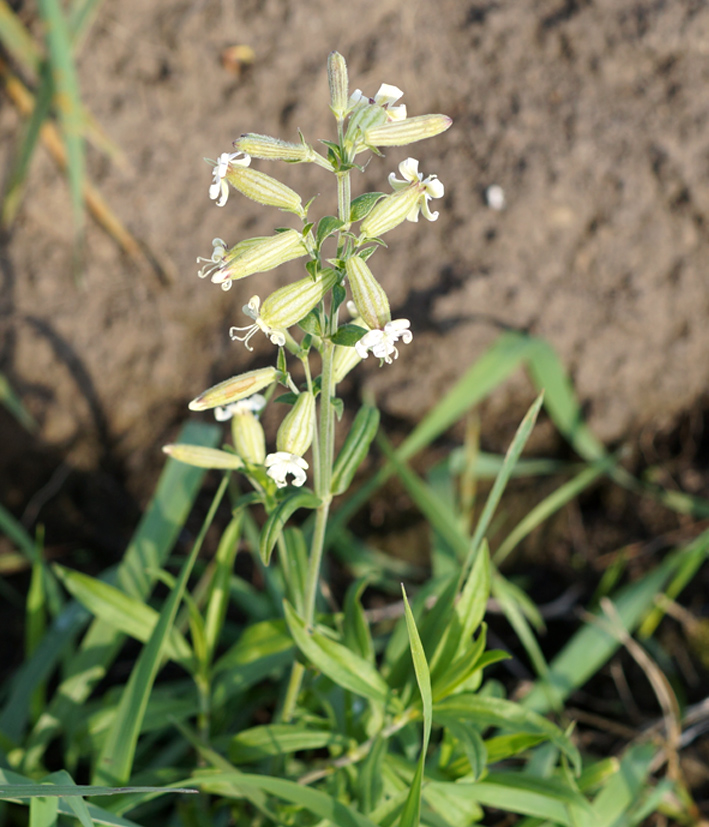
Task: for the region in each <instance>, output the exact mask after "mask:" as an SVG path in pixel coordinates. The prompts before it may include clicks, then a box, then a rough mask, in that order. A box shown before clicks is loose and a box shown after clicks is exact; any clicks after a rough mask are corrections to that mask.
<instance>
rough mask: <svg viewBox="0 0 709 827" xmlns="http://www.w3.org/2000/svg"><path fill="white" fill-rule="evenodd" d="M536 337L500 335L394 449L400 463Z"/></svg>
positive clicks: (340, 521) (350, 505) (522, 356)
mask: <svg viewBox="0 0 709 827" xmlns="http://www.w3.org/2000/svg"><path fill="white" fill-rule="evenodd" d="M537 342H538V340H537V339H535V338H533V337H530V336H527V335H526V334H523V333H517V332H513V331H508V332H507V333H504V334H502V335H501V336H500V337H499V338H498V339H497V341H496V342H495V343H494V344H493V345H492V347H491V348H490V349H489V350H487V351H486V352H485V353H484V354H483V355H482V356H481V357H480V358H479V359H478V360H477V361H476V362H475V364H474V365H473V366H472V367H471V368H470V369H469V370H468V371H466V373H464V374H463V376H462V377H461V378H460V379H459V381H458V382H457V383H456V384H455V386H454V387H453V388H452V389H451V390H450V391H449V392H448V393H447V394H446V395H445V396H444V397H443V399H442V400H441V401H440V402H439V403H438V404H437V405H436V406H435V407H434V408H433V410H432V411H431V412H430V413H429V414H428V415H427V416H426V417H425V418H424V419H423V420H422V422H421V423H420V424H419V425H418V426H417V427H416V428H415V429H414V430H413V432H412V433H411V435H410V436H409V437H408V438H407V439H405V440H404V442H403V443H402V444H401V445H400V446H399V448H398V449H397V452H396V455H397V457H398V459H399V461H400V462H405V461H406V460H407V459H409V458H410V457H412V456H413V455H414V454H416V453H417V452H418V451H420V450H421V449H422V448H424V447H425V446H426V445H429V444H430V443H431V442H432V441H433V440H434V439H436V437H438V436H439V435H440V434H442V433H443V431H445V430H446V429H447V428H448V427H449V426H451V425H452V424H453V423H454V422H457V421H458V419H460V417H461V416H463V414H464V413H465V412H466V411H467V410H469V409H470V408H472V407H473V406H474V405H476V404H477V403H478V402H480V401H481V400H482V399H484V398H485V397H486V396H487V395H488V394H489V393H490V392H491V391H492V390H493V389H494V388H496V387H497V386H498V385H500V384H502V382H504V381H505V379H507V377H508V376H509V375H510V374H511V373H512V372H513V371H514V370H515V369H516V368H518V367H519V366H520V365H522V364H523V363H524V361H525V360H526V359H528V358H530V356H531V355H532V354H533V352H534V350H535V348H536V347H537ZM393 470H394V469H393V467H392V466H391V465H390V464H387V465H386V466H385V467H384V468H382V470H381V471H380V472H379V473H378V474H376V475H375V476H374V477H373V478H372V479H371V480H370V481H369V482H368V483H367V484H365V485H363V486H361V488H359V489H358V490H357V493H356V495H355V496H352V497H349V498H348V500H347V502H346V503H344V504H343V505H342V506H341V507H340V508H339V509H338V510H337V512H336V513H335V515H334V518H333V519H332V520H331V522H330V526H329V532H331V533H333V534H334V533H335V532H336V531H337V530H339V529H340V528H341V527H342V526H344V525H346V524H347V522H348V521H349V519H350V518H351V517H352V516H353V514H355V513H356V512H357V511H358V510H359V509H360V508H361V507H362V505H363V504H364V503H365V502H367V501H368V500H369V499H370V498H371V496H372V494H373V492H374V491H376V490H377V488H379V487H380V486H381V485H383V484H384V482H385V481H386V480H387V479H389V477H390V476H391V475H392V473H393Z"/></svg>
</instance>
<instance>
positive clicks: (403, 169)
mask: <svg viewBox="0 0 709 827" xmlns="http://www.w3.org/2000/svg"><path fill="white" fill-rule="evenodd" d="M399 172H400V173H401V176H402V178H405V179H406V180H407V181H411V182H414V181H420V180H421V176H420V175H419V162H418V161H417V160H416V158H407V159H406V160H405V161H402V162H401V163H400V164H399Z"/></svg>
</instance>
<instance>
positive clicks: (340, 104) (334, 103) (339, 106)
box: [327, 52, 348, 120]
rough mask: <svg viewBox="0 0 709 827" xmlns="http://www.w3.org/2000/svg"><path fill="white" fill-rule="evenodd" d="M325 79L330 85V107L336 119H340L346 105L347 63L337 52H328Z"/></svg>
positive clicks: (343, 115) (343, 114) (342, 116)
mask: <svg viewBox="0 0 709 827" xmlns="http://www.w3.org/2000/svg"><path fill="white" fill-rule="evenodd" d="M327 80H328V83H329V85H330V109H332V112H333V114H334V115H335V117H336V118H337V119H338V120H342V119H343V118H344V117H345V113H346V112H347V106H348V93H347V63H345V59H344V57H342V55H341V54H340V53H339V52H330V55H329V57H328V59H327Z"/></svg>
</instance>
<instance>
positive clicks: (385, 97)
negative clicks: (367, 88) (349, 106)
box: [374, 83, 404, 106]
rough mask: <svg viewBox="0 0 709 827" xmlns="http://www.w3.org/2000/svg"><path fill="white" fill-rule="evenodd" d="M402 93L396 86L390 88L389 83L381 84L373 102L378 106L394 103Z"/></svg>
mask: <svg viewBox="0 0 709 827" xmlns="http://www.w3.org/2000/svg"><path fill="white" fill-rule="evenodd" d="M403 94H404V93H403V91H402V90H401V89H399V87H398V86H392V85H391V84H390V83H382V85H381V86H380V87H379V91H378V92H377V94H376V95H375V96H374V102H375V103H378V104H379V105H380V106H386V105H387V104H388V103H396V102H397V101H398V100H399V98H400V97H402V95H403Z"/></svg>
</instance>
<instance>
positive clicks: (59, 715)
mask: <svg viewBox="0 0 709 827" xmlns="http://www.w3.org/2000/svg"><path fill="white" fill-rule="evenodd" d="M220 438H221V429H220V428H216V427H214V426H213V425H204V424H202V423H197V422H192V423H189V424H188V425H186V426H185V427H184V428H183V429H182V432H181V433H180V436H179V441H180V442H185V443H188V444H199V445H206V446H213V445H215V444H216V443H217V441H218V439H220ZM204 473H205V472H204V471H203V470H202V469H198V468H192V467H191V466H189V465H184V464H182V463H179V462H176V461H174V460H168V461H167V463H166V465H165V470H164V471H163V473H162V475H161V477H160V480H159V482H158V485H157V487H156V489H155V494H154V495H153V499H152V502H151V503H150V505H149V506H148V508H147V510H146V511H145V514H144V515H143V518H142V519H141V521H140V524H139V525H138V528H137V529H136V532H135V534H134V535H133V539H132V540H131V543H130V545H129V547H128V549H127V550H126V552H125V554H124V556H123V561H122V562H121V564H120V565H119V566H118V569H117V571H116V574H115V578H114V582H116V583H118V585H119V586H120V587H121V588H122V589H123V590H124V591H125V592H126V593H128V594H130V595H132V596H133V597H136V598H143V599H144V598H145V597H146V596H147V594H148V593H149V591H150V589H151V587H152V585H153V583H154V580H155V577H154V572H155V571H158V570H159V569H160V568H161V567H162V565H163V563H164V562H165V560H166V559H167V557H168V555H169V553H170V550H171V549H172V546H173V544H174V542H175V540H176V538H177V535H178V534H179V532H180V530H181V529H182V526H183V525H184V522H185V520H186V518H187V514H188V512H189V510H190V508H191V506H192V503H193V501H194V498H195V497H196V495H197V491H198V489H199V486H200V485H201V482H202V479H203V478H204ZM79 617H81V620H82V622H83V616H81V615H80V616H79ZM77 622H78V621H77ZM55 627H56V624H55V625H54V626H53V630H54V629H55ZM69 630H70V631H71V627H69ZM56 633H57V637H55V638H54V640H53V642H54V643H56V642H57V639H58V638H61V639H62V640H66V636H65V635H64V628H63V627H62V628H60V629H56ZM70 638H71V635H70V636H69V639H70ZM122 643H123V636H122V635H121V634H120V632H118V631H117V630H116V629H115V628H114V627H112V626H110V625H109V624H107V623H104V622H103V621H99V620H95V621H94V622H93V623H92V624H91V627H90V628H89V630H88V632H87V634H86V635H85V636H84V638H83V640H82V642H81V645H80V647H79V649H78V651H76V652H75V653H74V654H73V655H72V657H70V658H69V659H68V660H67V662H66V664H65V667H64V674H66V675H67V677H66V678H65V680H64V681H63V682H62V683H61V685H60V686H59V688H58V690H57V692H56V693H55V696H54V698H53V699H52V701H51V703H50V704H49V706H48V708H47V709H46V710H45V711H44V713H43V714H42V716H41V717H40V719H39V721H38V722H37V724H36V726H35V728H34V731H33V732H32V733H31V735H30V736H29V739H28V741H27V742H26V750H27V752H26V754H25V767H26V768H27V769H28V771H31V770H32V769H33V768H36V767H37V766H38V764H39V763H40V762H41V758H42V755H43V753H44V750H45V749H46V747H47V745H48V744H49V742H50V741H51V740H52V738H54V736H55V735H56V734H57V732H59V731H60V730H61V728H62V726H63V725H64V724H65V723H66V722H67V721H71V720H73V717H74V715H75V712H76V710H77V709H80V708H81V707H82V705H83V704H84V703H85V701H86V699H87V698H88V696H89V694H90V693H91V691H92V690H93V688H94V686H95V685H96V684H97V683H98V682H99V681H100V680H101V679H102V678H103V677H104V676H105V674H106V671H107V668H108V666H109V664H110V663H111V662H112V661H113V660H114V658H115V657H116V655H117V654H118V652H119V650H120V648H121V645H122ZM40 649H41V650H42V651H43V652H46V651H47V650H45V648H44V642H43V643H42V645H41V646H40ZM49 651H50V652H51V657H54V653H53V652H52V651H51V650H49ZM29 701H30V697H29V696H28V695H27V693H26V692H25V691H24V685H23V684H18V685H16V686H15V687H13V694H12V697H11V701H10V702H9V703H8V704H7V705H6V706H5V708H4V709H3V712H2V716H0V730H1V731H2V732H4V733H6V734H8V735H10V736H11V737H13V739H14V740H19V735H17V736H14V735H13V733H17V732H18V730H19V731H21V728H22V727H23V726H24V724H25V722H26V719H27V718H26V716H27V705H28V704H29Z"/></svg>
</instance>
